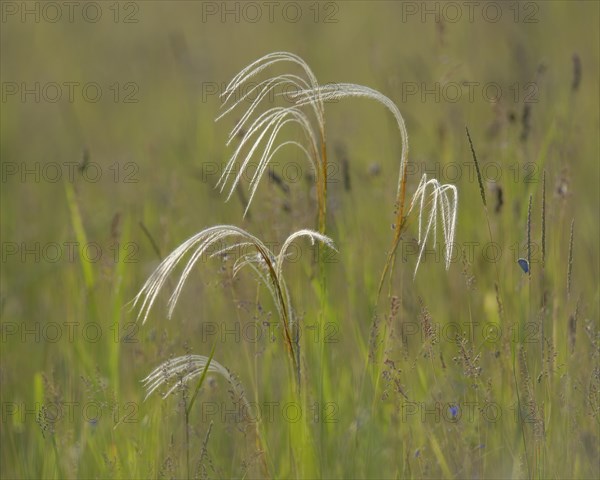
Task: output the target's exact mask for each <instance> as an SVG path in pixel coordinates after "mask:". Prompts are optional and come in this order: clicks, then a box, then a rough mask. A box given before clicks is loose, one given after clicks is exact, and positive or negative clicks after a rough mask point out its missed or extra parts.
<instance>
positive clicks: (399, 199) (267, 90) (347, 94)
mask: <svg viewBox="0 0 600 480" xmlns="http://www.w3.org/2000/svg"><path fill="white" fill-rule="evenodd" d="M284 62H285V63H291V64H295V65H296V66H299V67H300V68H301V70H302V72H303V74H302V75H296V74H279V75H274V76H271V77H268V78H267V79H266V80H263V81H261V82H258V83H257V84H256V85H254V86H253V87H252V88H248V87H249V82H250V80H253V79H255V78H256V77H257V76H258V75H260V74H261V73H263V72H264V71H265V70H266V69H267V68H269V67H272V66H274V65H276V64H279V63H284ZM245 87H246V90H247V91H246V93H245V94H244V95H241V96H239V98H236V97H235V93H236V92H239V91H244V89H245ZM290 89H291V91H290ZM282 90H283V91H282ZM272 95H277V96H279V97H281V96H283V95H285V96H286V98H287V100H290V101H291V103H290V104H288V105H287V106H271V107H270V108H268V109H267V110H266V111H264V112H262V113H260V114H258V113H257V112H258V111H259V110H260V109H259V106H260V105H261V104H262V103H264V101H265V100H266V99H267V98H268V97H270V96H272ZM360 97H362V98H368V99H371V100H375V101H376V102H378V103H380V104H382V105H383V106H385V107H386V108H387V109H388V110H389V111H390V112H391V113H392V115H393V116H394V119H395V120H396V124H397V126H398V130H399V133H400V137H401V141H402V151H401V155H400V173H399V176H398V185H397V193H396V202H395V205H396V212H395V214H396V221H395V224H394V237H393V240H392V245H391V248H390V250H389V252H388V257H387V260H386V263H385V267H384V270H383V274H382V277H381V282H380V285H379V291H381V286H382V284H383V280H384V278H385V277H386V274H387V272H388V271H389V270H390V268H391V267H392V265H393V263H394V259H395V252H396V250H397V247H398V244H399V242H400V237H401V235H402V232H403V230H404V228H405V227H406V217H407V216H408V214H407V213H406V206H407V205H408V203H409V202H407V200H406V191H407V174H408V170H407V164H408V133H407V130H406V125H405V123H404V119H403V117H402V114H401V113H400V110H399V109H398V107H397V106H396V104H395V103H394V102H393V101H392V100H390V99H389V98H388V97H386V96H385V95H383V94H382V93H380V92H378V91H377V90H373V89H372V88H369V87H366V86H362V85H355V84H352V83H335V84H328V85H319V83H318V82H317V78H316V76H315V75H314V73H313V72H312V70H311V69H310V67H309V66H308V64H307V63H306V62H305V61H304V60H302V59H301V58H300V57H298V56H297V55H294V54H292V53H288V52H274V53H270V54H268V55H265V56H263V57H261V58H259V59H258V60H256V61H254V62H253V63H251V64H250V65H248V66H247V67H245V68H244V69H242V70H241V71H240V72H239V73H238V74H237V75H236V76H235V77H234V78H233V79H232V80H231V82H230V83H229V84H228V85H227V87H226V89H225V91H224V92H223V94H222V98H223V105H222V109H223V111H222V113H221V115H219V117H217V120H219V119H220V118H222V117H223V116H225V115H227V114H228V113H230V112H232V111H233V110H234V109H235V108H236V107H238V106H239V105H241V104H245V103H247V102H248V101H249V102H250V104H249V106H248V107H247V110H246V112H245V113H244V115H243V116H242V118H241V119H240V120H239V121H238V122H237V124H236V125H235V126H234V128H233V129H232V131H231V133H230V135H229V140H228V144H229V143H231V141H232V140H233V139H234V138H235V137H236V136H237V135H239V134H240V133H242V132H243V136H242V139H241V141H240V144H239V145H238V147H237V149H236V150H235V151H234V153H233V155H232V156H231V158H230V160H229V162H228V163H227V165H226V167H225V169H224V171H223V174H222V176H221V178H220V179H219V182H218V183H217V186H218V187H220V188H221V191H222V190H223V189H224V188H225V186H226V185H227V181H228V179H229V177H230V176H232V174H233V173H234V171H235V167H236V165H239V169H238V172H237V175H235V176H234V178H233V180H232V182H231V186H230V190H229V194H228V197H227V198H228V199H229V198H230V197H231V195H232V193H233V191H234V189H235V187H236V186H237V185H238V184H239V183H240V180H241V178H242V175H243V172H244V171H245V170H246V169H247V168H248V167H249V165H250V160H251V158H252V157H253V156H254V155H258V156H259V161H258V167H257V168H256V171H255V172H254V174H253V175H252V178H251V180H250V186H249V188H250V196H249V201H248V204H247V207H246V212H247V211H248V207H249V205H250V203H251V201H252V199H253V198H254V194H255V193H256V190H257V188H258V184H259V182H260V179H261V177H262V176H263V174H264V173H265V171H266V169H267V166H268V164H269V162H270V161H271V160H272V158H273V157H274V156H275V155H276V154H277V153H278V151H279V150H280V149H281V148H283V147H285V146H293V147H296V148H299V149H300V150H301V152H302V154H303V156H304V157H305V158H306V159H307V161H308V163H309V165H310V166H311V168H312V169H313V171H314V172H315V178H316V182H317V185H316V187H317V203H318V209H319V211H318V229H319V232H320V233H322V234H323V233H324V232H325V214H326V205H327V148H326V143H327V142H326V134H325V106H324V104H325V102H331V101H336V100H340V99H343V98H360ZM285 125H296V126H299V127H300V130H301V131H302V132H303V135H304V140H305V142H304V143H301V142H298V141H292V140H288V141H283V142H280V143H277V138H278V136H279V134H280V131H281V129H282V128H283V127H284V126H285ZM430 187H431V198H430V202H431V203H432V204H433V205H434V207H433V208H432V212H433V214H434V215H435V214H436V212H437V206H438V205H442V208H441V212H442V223H443V225H444V232H445V233H447V235H445V240H446V246H447V252H446V253H447V255H446V266H448V258H449V255H448V254H449V253H451V249H452V241H453V238H454V232H455V228H454V224H455V220H456V211H457V210H456V209H457V206H458V205H457V198H458V196H457V190H456V188H455V187H454V186H452V185H441V184H439V182H437V180H433V179H432V180H427V177H423V178H422V179H421V182H420V184H419V187H418V188H417V191H416V192H415V194H414V197H413V199H412V201H411V202H410V205H411V208H410V209H409V211H410V210H412V207H413V206H414V205H416V204H418V205H419V207H420V209H421V210H422V208H423V206H424V203H423V201H422V200H423V198H424V197H425V192H426V191H427V190H428V189H429V188H430ZM450 192H451V193H450ZM449 194H451V195H452V197H453V198H452V201H449V199H448V195H449ZM405 213H406V215H405ZM421 215H422V212H421V213H420V214H419V219H421ZM427 225H428V227H427V228H426V229H425V230H424V232H421V231H420V232H419V236H420V239H421V240H422V241H420V242H419V243H420V245H421V253H422V252H423V248H424V245H425V241H426V239H427V235H428V234H429V232H430V231H431V227H432V226H433V227H434V228H433V230H434V233H435V222H432V217H430V218H429V221H428V223H427ZM422 234H423V235H422ZM448 249H449V250H448ZM419 260H420V256H419ZM418 264H419V262H417V267H418ZM390 274H391V271H390Z"/></svg>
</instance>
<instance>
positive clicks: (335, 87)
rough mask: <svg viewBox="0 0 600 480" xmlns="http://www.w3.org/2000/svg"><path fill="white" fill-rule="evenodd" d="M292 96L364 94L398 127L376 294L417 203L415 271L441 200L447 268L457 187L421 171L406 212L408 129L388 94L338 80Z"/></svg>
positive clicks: (322, 98)
mask: <svg viewBox="0 0 600 480" xmlns="http://www.w3.org/2000/svg"><path fill="white" fill-rule="evenodd" d="M295 97H296V98H297V101H296V106H297V107H301V106H304V105H308V104H312V103H315V102H317V103H324V102H328V101H334V100H339V99H342V98H347V97H364V98H370V99H372V100H375V101H377V102H379V103H381V104H382V105H384V106H385V107H386V108H387V109H388V110H389V111H390V112H391V113H392V115H393V116H394V119H395V120H396V123H397V125H398V130H399V131H400V137H401V140H402V151H401V155H400V173H399V176H398V188H397V193H396V223H395V224H394V237H393V239H392V245H391V247H390V250H389V252H388V257H387V260H386V263H385V265H384V269H383V272H382V275H381V280H380V283H379V288H378V294H379V293H380V292H381V288H382V286H383V282H384V280H385V277H386V275H387V273H388V271H389V272H390V275H391V270H390V268H393V264H394V262H395V254H396V250H397V248H398V244H399V243H400V237H401V235H402V233H403V231H404V228H405V227H406V219H407V217H408V215H409V214H410V212H411V211H412V210H413V208H414V206H415V205H416V204H417V203H418V204H419V245H420V247H421V248H420V251H419V257H418V259H417V265H416V267H415V275H416V273H417V270H418V268H419V264H420V262H421V256H422V254H423V251H424V249H425V244H426V240H427V237H428V236H429V233H430V231H431V228H432V227H433V232H434V245H435V244H436V239H437V222H436V218H437V211H438V204H440V203H441V205H442V208H441V217H442V225H443V229H444V241H445V245H446V252H445V253H446V269H448V268H449V266H450V257H451V255H452V246H453V241H454V235H455V225H456V214H457V208H458V191H457V189H456V187H455V186H454V185H449V184H448V185H442V184H440V183H439V182H438V181H437V180H436V179H431V180H427V175H424V176H423V178H422V179H421V182H420V183H419V186H418V187H417V190H416V191H415V193H414V194H413V198H412V200H411V203H410V207H409V209H408V212H407V213H406V215H405V213H404V212H405V206H406V184H407V165H408V132H407V131H406V125H405V123H404V118H403V117H402V114H401V113H400V110H399V109H398V107H397V106H396V104H395V103H394V102H393V101H392V100H390V99H389V98H388V97H386V96H385V95H383V94H382V93H380V92H378V91H377V90H373V89H372V88H369V87H365V86H363V85H356V84H352V83H339V84H332V85H326V86H322V87H317V88H312V89H307V90H302V91H299V92H298V93H297V94H296V95H295ZM428 187H431V190H432V192H431V200H430V202H431V204H432V207H431V209H430V214H429V219H428V222H427V227H426V228H425V230H424V233H423V229H422V215H423V210H424V200H425V198H426V196H427V190H428ZM448 192H451V194H450V195H451V196H452V201H450V199H449V196H448Z"/></svg>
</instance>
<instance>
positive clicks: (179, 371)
mask: <svg viewBox="0 0 600 480" xmlns="http://www.w3.org/2000/svg"><path fill="white" fill-rule="evenodd" d="M207 364H208V370H207V371H208V372H209V373H218V374H219V375H221V376H223V377H224V378H225V379H226V380H227V381H228V382H229V383H231V384H232V385H234V384H235V383H234V382H233V379H232V377H231V374H230V373H229V370H227V369H226V368H225V367H224V366H223V365H221V364H220V363H219V362H217V361H216V360H215V359H210V358H209V357H205V356H204V355H184V356H182V357H177V358H173V359H169V360H167V361H166V362H163V363H161V364H160V365H159V366H158V367H156V368H155V369H154V370H152V372H151V373H150V374H149V375H148V376H147V377H146V378H144V379H143V380H142V383H143V384H144V387H145V389H146V397H145V398H144V400H146V399H147V398H148V397H149V396H150V395H152V393H153V392H154V391H155V390H157V389H158V388H160V387H162V386H166V387H169V389H168V390H167V391H166V392H165V393H163V394H162V398H163V399H165V398H167V397H168V396H169V395H171V393H173V392H174V391H175V390H177V388H178V387H180V386H181V385H183V384H185V383H187V382H189V381H190V380H192V379H194V378H196V377H199V376H200V375H202V373H203V372H204V370H205V368H206V365H207Z"/></svg>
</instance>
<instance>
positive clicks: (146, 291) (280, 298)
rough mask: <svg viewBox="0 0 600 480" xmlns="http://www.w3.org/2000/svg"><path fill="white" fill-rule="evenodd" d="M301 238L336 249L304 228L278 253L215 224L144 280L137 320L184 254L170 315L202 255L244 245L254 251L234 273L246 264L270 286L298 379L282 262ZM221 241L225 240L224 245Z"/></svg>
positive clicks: (251, 237)
mask: <svg viewBox="0 0 600 480" xmlns="http://www.w3.org/2000/svg"><path fill="white" fill-rule="evenodd" d="M300 237H308V238H309V240H310V241H311V244H312V245H314V244H315V241H319V242H321V243H323V244H325V245H326V246H327V247H329V248H332V249H334V250H335V246H334V244H333V241H332V240H331V239H330V238H329V237H326V236H325V235H321V234H320V233H317V232H314V231H312V230H307V229H304V230H299V231H297V232H296V233H293V234H292V235H290V236H289V237H288V238H287V240H286V241H285V242H284V243H283V245H282V247H281V249H280V251H279V254H278V255H275V254H274V253H273V252H271V250H269V248H268V247H267V246H266V245H265V244H264V243H263V242H262V241H261V240H260V239H259V238H257V237H255V236H254V235H252V234H250V233H248V232H246V231H245V230H243V229H241V228H238V227H235V226H233V225H218V226H214V227H210V228H207V229H205V230H202V231H201V232H199V233H197V234H196V235H194V236H192V237H191V238H189V239H188V240H186V241H185V242H183V243H182V244H181V245H180V246H179V247H177V248H176V249H175V250H174V251H173V252H172V253H171V254H170V255H169V256H168V257H167V258H165V259H164V260H163V261H162V262H161V263H160V265H159V266H158V267H157V268H156V270H155V271H154V272H153V273H152V274H151V275H150V277H149V278H148V280H146V283H145V284H144V285H143V287H142V288H141V290H140V292H139V293H138V294H137V295H136V297H135V298H134V300H133V308H139V310H138V320H139V319H141V320H142V323H145V322H146V320H147V319H148V315H149V313H150V310H151V309H152V306H153V305H154V302H155V301H156V299H157V297H158V294H159V293H160V291H161V290H162V289H163V287H164V286H165V283H166V282H167V280H168V279H169V277H170V276H171V274H172V273H173V272H174V270H175V269H176V267H177V266H178V265H179V264H180V263H181V262H182V260H183V258H184V257H189V258H188V260H187V263H186V265H185V267H184V268H183V271H182V273H181V274H180V276H179V280H178V282H177V285H176V287H175V289H174V290H173V292H172V294H171V296H170V298H169V302H168V305H167V306H168V317H169V318H171V317H172V315H173V312H174V310H175V306H176V304H177V301H178V300H179V296H180V295H181V291H182V289H183V286H184V284H185V281H186V280H187V278H188V276H189V274H190V272H191V271H192V268H193V267H194V265H195V264H196V263H197V262H198V260H199V259H200V258H202V256H203V255H205V254H208V253H209V252H211V249H212V248H213V247H215V246H218V249H217V250H216V251H212V252H211V253H210V254H209V257H211V258H212V257H215V256H218V255H221V254H223V253H227V252H229V251H231V250H234V249H236V248H241V247H243V248H244V249H248V250H250V251H253V253H248V254H245V255H243V256H241V257H240V258H238V259H237V260H236V262H235V264H234V266H233V274H234V275H236V274H237V273H238V272H239V271H240V269H241V268H243V267H244V266H247V265H248V266H250V267H251V268H252V269H253V270H254V271H255V272H256V274H257V276H258V278H259V279H260V280H261V281H262V282H263V283H264V284H265V285H266V287H267V288H268V289H269V292H270V293H271V295H272V297H273V300H274V302H275V305H276V308H277V311H278V314H279V318H280V319H281V321H282V324H283V331H284V339H285V344H286V346H287V349H288V352H289V354H290V358H291V360H292V365H293V368H294V371H295V372H296V374H297V376H298V380H299V358H298V345H297V344H298V340H297V338H296V337H297V335H295V334H293V331H294V330H297V326H296V325H295V323H296V320H295V316H294V313H293V311H292V309H291V301H290V295H289V292H288V289H287V286H286V283H285V279H284V276H283V262H284V260H285V258H286V254H287V251H288V249H289V247H290V245H291V244H292V242H294V241H295V240H296V239H298V238H300ZM224 242H228V244H227V246H225V247H223V244H224ZM229 242H230V243H229ZM294 345H296V347H294Z"/></svg>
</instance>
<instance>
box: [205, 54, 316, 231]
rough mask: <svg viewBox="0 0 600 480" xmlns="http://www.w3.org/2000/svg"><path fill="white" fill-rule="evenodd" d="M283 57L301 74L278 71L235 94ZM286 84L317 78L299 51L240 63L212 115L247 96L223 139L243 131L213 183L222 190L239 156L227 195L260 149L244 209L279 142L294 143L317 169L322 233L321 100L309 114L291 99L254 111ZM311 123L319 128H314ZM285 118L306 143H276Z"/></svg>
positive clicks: (298, 85)
mask: <svg viewBox="0 0 600 480" xmlns="http://www.w3.org/2000/svg"><path fill="white" fill-rule="evenodd" d="M283 62H287V63H292V64H295V65H296V66H299V67H300V68H301V70H302V72H303V75H302V76H300V75H296V74H279V75H275V76H272V77H269V78H267V79H266V80H263V81H261V82H259V83H258V84H257V85H255V86H253V87H252V88H248V90H247V91H246V93H245V94H244V95H241V96H240V97H239V98H237V99H236V98H235V93H236V92H241V91H244V90H245V89H246V88H247V87H249V82H250V81H251V80H252V79H254V78H255V77H256V76H257V75H259V74H261V73H262V72H263V71H264V70H265V69H267V68H268V67H271V66H274V65H275V64H278V63H283ZM290 88H291V89H293V90H305V89H311V88H318V82H317V78H316V77H315V75H314V73H313V72H312V70H311V69H310V67H309V66H308V64H307V63H306V62H305V61H304V60H302V59H301V58H300V57H298V56H297V55H294V54H292V53H288V52H274V53H270V54H268V55H265V56H263V57H261V58H259V59H258V60H256V61H254V62H253V63H251V64H250V65H248V66H247V67H245V68H244V69H242V71H240V72H239V73H238V74H237V75H236V76H235V77H234V78H233V79H232V80H231V82H229V84H228V85H227V87H226V88H225V91H224V92H223V93H222V95H221V97H222V98H223V104H222V109H223V112H222V113H221V114H220V115H219V116H218V117H217V119H216V120H219V119H221V118H222V117H223V116H225V115H227V114H228V113H230V112H232V111H233V110H234V109H235V108H236V107H238V106H239V105H240V104H243V103H245V102H246V101H248V100H249V101H250V102H251V103H250V105H249V107H248V109H247V110H246V112H245V113H244V115H243V116H242V118H241V119H240V120H239V121H238V122H237V124H236V125H235V126H234V127H233V129H232V130H231V132H230V135H229V139H228V141H227V144H228V145H229V144H230V143H231V141H232V140H233V139H234V138H235V137H236V136H237V135H238V134H240V133H241V132H242V131H243V132H244V134H243V136H242V140H241V142H240V144H239V146H238V148H237V149H236V150H235V152H234V154H233V155H232V157H231V158H230V159H229V162H228V163H227V165H226V167H225V169H224V170H223V174H222V175H221V178H220V179H219V181H218V183H217V187H220V188H221V191H223V189H224V188H225V185H226V184H227V180H228V177H229V176H231V175H232V172H233V170H234V168H235V166H236V165H237V164H238V162H239V164H240V168H239V172H238V174H237V175H236V177H235V178H234V180H233V181H232V182H231V190H230V192H229V195H228V197H227V199H229V198H230V197H231V194H232V192H233V190H234V189H235V187H236V185H238V183H239V182H240V179H241V177H242V174H243V172H244V171H245V170H246V169H247V168H248V166H249V162H250V159H251V158H252V157H253V155H254V154H257V155H258V153H259V152H260V160H259V162H258V168H257V169H256V172H255V173H254V175H253V177H252V179H251V181H250V198H249V200H248V205H247V207H246V211H245V212H244V215H245V214H246V213H247V211H248V207H249V206H250V203H251V202H252V199H253V197H254V194H255V193H256V189H257V188H258V184H259V181H260V179H261V177H262V175H263V174H264V172H265V170H266V168H267V166H268V164H269V162H270V161H271V160H272V158H273V157H274V156H275V154H276V153H277V152H278V151H279V149H280V148H282V147H284V146H287V145H290V146H295V147H297V148H299V149H300V150H301V152H302V154H303V156H304V157H306V159H307V160H308V163H309V165H310V166H311V168H312V169H313V171H314V172H315V178H316V181H317V201H318V205H319V212H318V225H319V231H320V232H321V233H324V232H325V214H326V204H327V141H326V137H325V109H324V106H323V102H322V101H316V102H313V103H312V104H311V105H312V115H311V114H309V113H307V112H305V111H304V110H302V109H300V108H297V106H296V105H294V104H293V103H292V104H291V105H287V106H284V107H282V106H274V107H271V108H269V109H268V110H267V111H265V112H263V113H261V114H259V115H254V114H255V112H256V111H257V110H258V107H259V105H260V104H261V103H262V102H263V100H265V99H266V98H267V97H269V96H271V95H273V94H277V95H279V96H281V95H282V94H285V93H286V92H287V91H289V89H290ZM315 123H316V127H317V128H315ZM288 124H290V125H296V126H299V127H300V129H301V130H302V132H303V133H304V137H305V141H306V145H307V146H305V145H303V144H302V143H300V142H297V141H286V142H283V143H280V144H279V145H277V146H275V145H276V139H277V137H278V135H279V132H280V131H281V129H282V128H283V127H284V126H286V125H288ZM246 149H247V153H245V154H244V153H243V152H246Z"/></svg>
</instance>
